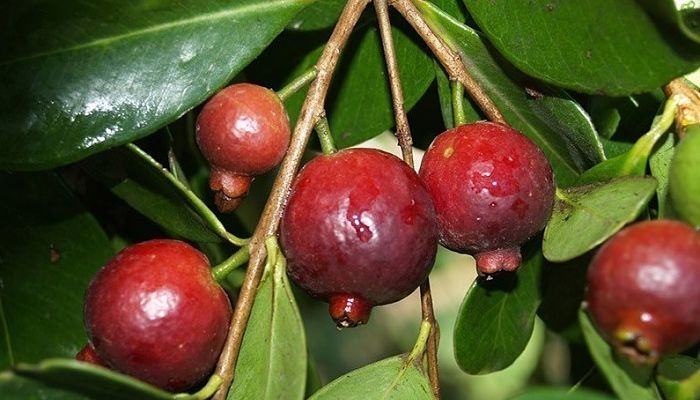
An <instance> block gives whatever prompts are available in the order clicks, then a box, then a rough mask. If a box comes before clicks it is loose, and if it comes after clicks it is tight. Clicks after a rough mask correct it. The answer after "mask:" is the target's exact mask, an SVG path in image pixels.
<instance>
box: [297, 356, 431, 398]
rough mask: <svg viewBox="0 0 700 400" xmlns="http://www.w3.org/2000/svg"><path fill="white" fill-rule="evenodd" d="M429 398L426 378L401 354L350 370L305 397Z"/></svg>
mask: <svg viewBox="0 0 700 400" xmlns="http://www.w3.org/2000/svg"><path fill="white" fill-rule="evenodd" d="M360 399H361V400H406V399H411V400H432V399H434V397H433V392H432V391H431V389H430V382H429V381H428V377H427V376H425V374H424V373H423V371H421V370H420V369H419V367H418V366H416V365H415V364H414V363H412V362H410V363H408V364H407V363H406V357H405V356H396V357H391V358H387V359H384V360H382V361H378V362H376V363H374V364H370V365H367V366H365V367H362V368H360V369H357V370H354V371H352V372H350V373H348V374H346V375H343V376H341V377H340V378H338V379H336V380H334V381H333V382H331V383H329V384H328V385H326V386H324V387H323V388H321V390H319V391H318V392H316V393H315V394H314V395H313V396H311V397H310V398H309V400H360Z"/></svg>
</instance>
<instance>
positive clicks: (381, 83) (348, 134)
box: [285, 20, 435, 148]
mask: <svg viewBox="0 0 700 400" xmlns="http://www.w3.org/2000/svg"><path fill="white" fill-rule="evenodd" d="M370 22H371V25H370V26H367V27H364V28H359V29H357V30H356V31H355V32H354V33H353V35H352V36H351V38H350V41H349V43H348V44H347V45H346V50H345V53H344V54H343V58H342V59H341V62H340V64H339V65H338V68H337V71H336V73H335V75H334V78H333V84H332V85H331V88H330V91H329V93H328V99H327V100H326V113H327V115H328V118H329V122H330V126H331V132H332V133H333V138H334V140H335V144H336V146H337V147H338V148H344V147H348V146H352V145H355V144H358V143H360V142H363V141H365V140H367V139H371V138H373V137H375V136H377V135H378V134H380V133H382V132H384V131H385V130H387V129H390V128H391V127H392V126H394V121H395V120H394V111H393V106H392V103H391V92H390V90H389V80H388V77H387V72H386V63H385V61H384V53H383V50H382V45H381V40H380V37H379V32H378V29H377V28H376V27H375V26H376V25H375V24H376V22H375V21H373V20H372V21H370ZM396 22H399V21H396ZM405 32H406V31H405V30H402V29H399V28H397V27H396V26H394V27H393V28H392V33H393V35H392V36H393V38H394V47H395V49H396V58H397V63H398V66H399V74H400V76H401V87H402V89H403V95H404V105H405V108H406V110H407V111H408V110H410V109H411V108H412V107H413V106H414V105H415V104H416V103H417V102H418V100H419V99H420V98H421V96H423V94H424V93H425V91H426V90H427V89H428V87H429V86H430V84H431V83H432V81H433V79H434V77H435V70H434V67H433V61H432V59H431V58H430V57H429V56H428V54H427V53H426V52H425V51H424V50H423V49H422V48H421V47H420V46H419V45H418V44H417V43H418V42H417V40H420V39H415V38H414V37H413V36H408V35H407V34H406V33H405ZM321 50H322V49H321V48H319V49H317V50H316V51H314V52H312V53H310V54H309V55H308V56H307V57H306V58H305V59H304V60H303V62H302V63H301V64H300V65H299V66H298V68H297V70H296V71H297V73H301V72H302V71H305V70H306V69H307V68H310V67H311V66H312V65H313V64H315V63H316V61H317V60H318V57H319V55H320V54H321ZM304 95H305V93H298V94H297V95H295V96H292V97H291V98H290V99H289V100H288V101H287V102H286V103H285V104H286V105H287V109H288V110H289V112H290V118H291V119H292V120H294V119H295V118H296V115H295V112H298V111H295V110H299V109H300V105H301V103H302V102H303V100H304Z"/></svg>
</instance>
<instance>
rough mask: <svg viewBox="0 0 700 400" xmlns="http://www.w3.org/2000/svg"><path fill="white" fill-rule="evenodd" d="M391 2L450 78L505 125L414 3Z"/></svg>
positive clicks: (497, 112)
mask: <svg viewBox="0 0 700 400" xmlns="http://www.w3.org/2000/svg"><path fill="white" fill-rule="evenodd" d="M389 1H390V4H391V5H392V6H393V7H394V8H395V9H396V10H397V11H398V12H399V13H401V15H403V17H404V18H406V21H408V23H409V24H411V26H412V27H413V29H414V30H415V31H416V32H417V33H418V35H420V37H421V38H423V41H425V44H427V45H428V47H429V48H430V50H431V51H432V52H433V54H435V56H436V57H437V58H438V60H439V61H440V63H441V64H442V66H443V67H444V68H445V69H446V70H447V73H448V74H449V75H450V78H453V79H457V80H458V81H460V82H461V83H462V85H464V88H465V89H466V90H467V93H469V96H470V97H471V98H472V99H474V101H475V102H476V104H477V105H478V106H479V108H481V110H482V111H483V112H484V114H486V116H487V117H488V118H489V119H490V120H491V121H495V122H501V123H504V124H505V123H506V120H505V118H503V114H501V112H500V111H499V110H498V108H497V107H496V105H495V104H494V103H493V101H491V98H489V97H488V95H487V94H486V92H484V90H483V89H482V87H481V85H479V83H478V82H476V81H475V80H474V78H473V77H472V76H471V74H470V73H469V71H467V68H466V67H465V66H464V63H462V59H461V58H460V56H459V54H458V53H456V52H455V51H454V50H452V49H451V48H450V47H449V46H448V45H447V44H445V42H443V41H442V40H441V39H440V38H439V37H438V36H437V35H436V34H435V33H434V32H433V30H432V29H431V28H430V26H429V25H428V23H427V22H426V21H425V19H424V18H423V15H422V14H421V13H420V11H418V9H417V8H416V6H415V5H414V4H413V2H412V1H411V0H389Z"/></svg>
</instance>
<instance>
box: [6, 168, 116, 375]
mask: <svg viewBox="0 0 700 400" xmlns="http://www.w3.org/2000/svg"><path fill="white" fill-rule="evenodd" d="M0 187H3V188H5V189H6V190H4V191H3V192H2V194H1V195H0V220H1V221H2V224H0V369H4V368H6V367H9V366H11V365H13V364H15V363H18V362H37V361H39V360H41V359H44V358H46V357H73V356H75V354H76V353H77V352H78V350H80V349H81V348H82V347H83V346H84V345H85V343H86V342H87V337H86V335H85V328H84V327H83V294H84V292H85V289H86V288H87V286H88V283H89V282H90V279H91V278H92V275H93V274H94V273H95V272H96V271H97V270H98V269H99V268H100V266H101V265H103V264H104V263H105V262H106V261H107V259H108V258H109V257H110V256H111V255H112V248H111V246H110V243H109V240H108V239H107V236H106V235H105V233H104V232H103V231H102V229H101V228H100V226H99V225H98V223H97V221H96V220H95V218H94V217H93V216H92V215H91V214H89V213H88V212H86V211H85V209H84V208H83V207H82V206H81V204H80V202H79V201H78V200H77V199H76V198H75V197H74V196H73V194H72V193H71V192H70V191H69V190H68V188H67V187H66V186H65V185H64V183H63V181H62V180H61V179H60V178H59V177H58V176H56V175H55V174H52V173H8V172H0Z"/></svg>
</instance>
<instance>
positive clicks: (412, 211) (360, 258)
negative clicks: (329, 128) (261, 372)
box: [280, 149, 437, 327]
mask: <svg viewBox="0 0 700 400" xmlns="http://www.w3.org/2000/svg"><path fill="white" fill-rule="evenodd" d="M280 234H281V242H282V246H283V248H284V251H285V254H286V256H287V258H288V261H289V266H288V269H287V271H288V273H289V276H290V278H291V279H292V280H293V281H294V282H296V283H297V284H298V285H299V286H301V287H302V288H304V289H305V290H306V291H307V292H308V293H310V294H311V295H312V296H315V297H319V298H321V299H323V300H325V301H327V302H328V303H329V311H330V314H331V317H332V318H333V319H334V320H335V321H336V323H337V324H338V326H339V327H351V326H355V325H358V324H364V323H367V320H368V319H369V313H370V310H371V308H372V307H373V306H375V305H379V304H387V303H392V302H395V301H398V300H400V299H402V298H404V297H406V296H407V295H408V294H410V293H411V292H412V291H413V290H415V289H416V288H417V287H418V285H420V284H421V283H422V282H423V281H424V280H425V278H426V276H427V275H428V272H429V271H430V268H431V267H432V264H433V260H434V258H435V253H436V251H437V226H436V222H435V211H434V210H433V205H432V202H431V200H430V195H429V194H428V192H427V190H426V189H425V187H424V186H423V184H422V183H421V181H420V179H419V178H418V175H417V174H416V173H415V171H413V170H412V169H411V168H410V167H408V165H406V164H405V163H404V162H402V161H401V160H400V159H398V158H396V157H395V156H393V155H391V154H388V153H385V152H383V151H380V150H374V149H349V150H342V151H340V152H338V153H336V154H332V155H324V156H319V157H316V158H315V159H313V160H312V161H311V162H309V163H308V164H307V165H306V166H305V167H304V168H303V169H302V170H301V172H300V173H299V175H298V176H297V177H296V180H295V181H294V185H293V187H292V192H291V195H290V197H289V201H288V203H287V207H286V210H285V214H284V217H283V219H282V225H281V231H280Z"/></svg>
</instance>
